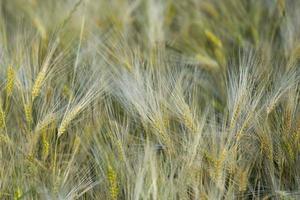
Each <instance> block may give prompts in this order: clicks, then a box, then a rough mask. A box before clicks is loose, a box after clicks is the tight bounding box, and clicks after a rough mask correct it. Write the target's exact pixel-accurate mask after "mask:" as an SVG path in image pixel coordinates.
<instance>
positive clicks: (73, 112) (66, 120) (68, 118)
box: [58, 105, 82, 137]
mask: <svg viewBox="0 0 300 200" xmlns="http://www.w3.org/2000/svg"><path fill="white" fill-rule="evenodd" d="M81 109H82V107H81V106H80V105H78V106H75V107H74V108H73V109H72V110H71V111H69V112H67V114H66V115H65V116H64V118H63V120H62V122H61V124H60V126H59V128H58V137H60V136H61V135H62V134H63V133H65V131H66V129H67V128H68V126H69V124H70V123H71V121H72V120H73V119H74V118H75V117H76V116H77V114H78V113H80V111H81Z"/></svg>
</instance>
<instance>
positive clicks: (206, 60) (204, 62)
mask: <svg viewBox="0 0 300 200" xmlns="http://www.w3.org/2000/svg"><path fill="white" fill-rule="evenodd" d="M195 59H196V60H197V61H198V62H199V65H200V66H202V67H204V68H206V69H207V70H211V69H218V68H219V64H218V62H217V61H215V60H214V59H212V58H210V57H208V56H204V55H202V54H200V53H198V54H197V55H196V57H195Z"/></svg>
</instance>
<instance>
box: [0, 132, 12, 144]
mask: <svg viewBox="0 0 300 200" xmlns="http://www.w3.org/2000/svg"><path fill="white" fill-rule="evenodd" d="M0 142H3V143H5V144H9V143H11V141H10V139H9V137H8V136H6V135H3V134H0Z"/></svg>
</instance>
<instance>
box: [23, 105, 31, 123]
mask: <svg viewBox="0 0 300 200" xmlns="http://www.w3.org/2000/svg"><path fill="white" fill-rule="evenodd" d="M24 113H25V119H26V122H27V124H28V126H29V127H31V124H32V106H31V103H24Z"/></svg>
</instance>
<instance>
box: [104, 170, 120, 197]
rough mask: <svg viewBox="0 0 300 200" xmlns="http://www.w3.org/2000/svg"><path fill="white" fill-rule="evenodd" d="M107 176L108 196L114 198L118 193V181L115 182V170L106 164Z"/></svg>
mask: <svg viewBox="0 0 300 200" xmlns="http://www.w3.org/2000/svg"><path fill="white" fill-rule="evenodd" d="M107 178H108V181H109V187H110V196H111V199H113V200H116V199H117V198H118V195H119V188H118V183H117V174H116V172H115V170H114V169H113V168H112V167H111V166H110V165H108V169H107Z"/></svg>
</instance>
